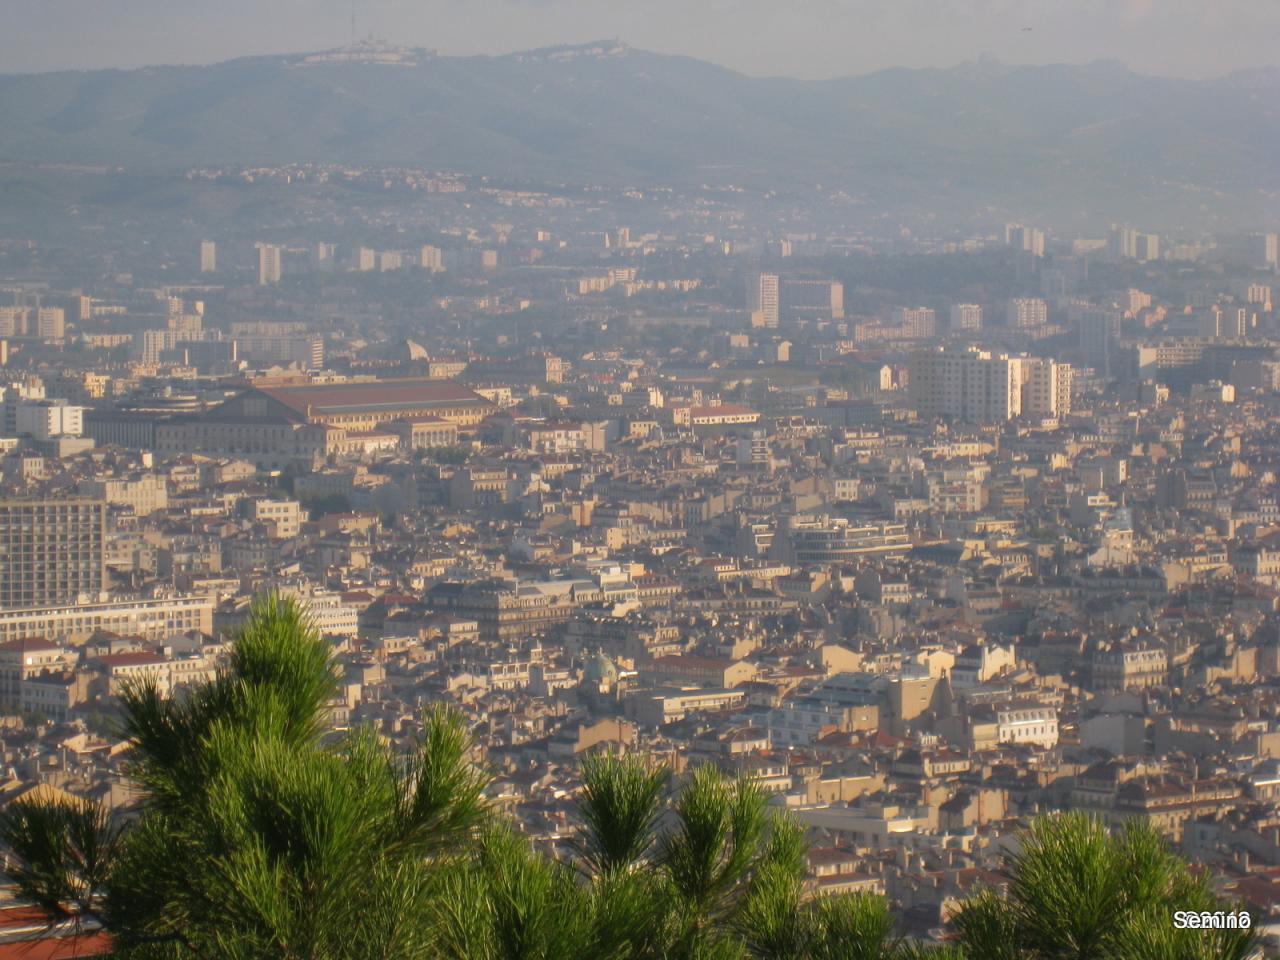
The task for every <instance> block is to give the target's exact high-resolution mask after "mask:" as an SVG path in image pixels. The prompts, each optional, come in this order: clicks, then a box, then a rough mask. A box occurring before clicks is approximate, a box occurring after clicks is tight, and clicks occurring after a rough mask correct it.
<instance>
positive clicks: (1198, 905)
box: [953, 813, 1256, 960]
mask: <svg viewBox="0 0 1280 960" xmlns="http://www.w3.org/2000/svg"><path fill="white" fill-rule="evenodd" d="M1004 873H1005V875H1006V877H1007V880H1008V887H1007V893H1006V894H1005V895H1004V896H998V895H996V894H995V893H993V892H986V893H983V894H980V895H978V896H976V897H974V898H972V899H970V900H968V901H967V902H966V903H965V904H964V905H963V906H962V907H961V909H960V911H959V912H958V913H957V914H956V915H955V916H954V917H953V920H954V923H955V926H956V928H957V930H958V931H959V941H960V943H961V944H962V945H963V947H964V950H965V954H966V956H969V957H975V958H976V957H981V958H983V960H1068V958H1070V960H1244V958H1246V957H1249V956H1251V955H1252V953H1253V952H1254V949H1255V940H1256V936H1255V934H1254V933H1253V931H1252V929H1220V930H1197V929H1178V928H1177V927H1176V926H1175V924H1174V913H1175V912H1176V911H1196V912H1199V911H1223V910H1229V909H1231V908H1230V907H1228V906H1227V905H1226V904H1224V903H1222V901H1220V900H1219V899H1218V897H1216V896H1215V895H1214V892H1213V890H1212V887H1211V886H1210V881H1209V878H1208V877H1207V876H1206V875H1204V874H1196V873H1193V872H1192V871H1191V870H1190V869H1189V867H1188V866H1187V863H1186V862H1185V861H1184V860H1182V859H1181V858H1180V857H1178V856H1177V855H1176V854H1174V853H1173V851H1172V850H1171V849H1170V847H1169V845H1168V843H1167V842H1166V841H1165V840H1164V838H1163V837H1161V836H1160V835H1159V834H1158V833H1156V832H1155V831H1154V830H1153V829H1152V828H1151V827H1149V826H1147V825H1145V824H1139V823H1136V822H1135V823H1131V824H1129V825H1127V826H1125V827H1124V828H1122V829H1121V830H1119V831H1118V832H1116V833H1114V834H1113V833H1109V832H1108V831H1107V830H1106V828H1105V827H1104V826H1103V825H1102V824H1101V823H1100V822H1099V821H1097V820H1095V819H1093V818H1090V817H1087V816H1085V815H1083V814H1075V813H1071V814H1063V815H1060V816H1056V817H1044V818H1041V819H1039V820H1036V821H1035V822H1034V823H1033V824H1032V826H1031V828H1030V829H1029V830H1028V831H1027V832H1026V833H1025V834H1024V835H1023V838H1022V848H1021V850H1020V851H1019V852H1017V853H1014V854H1011V855H1010V856H1008V857H1007V858H1006V862H1005V866H1004Z"/></svg>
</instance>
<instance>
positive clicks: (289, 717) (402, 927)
mask: <svg viewBox="0 0 1280 960" xmlns="http://www.w3.org/2000/svg"><path fill="white" fill-rule="evenodd" d="M336 689H337V683H336V677H335V675H334V672H333V666H332V663H331V660H330V656H329V650H328V647H327V645H326V644H325V643H324V641H323V640H322V638H320V637H319V636H318V635H317V634H316V632H315V631H314V630H313V629H312V627H311V626H310V624H309V623H308V622H307V619H306V617H305V616H304V614H303V613H302V612H301V611H300V610H299V608H298V607H297V606H295V605H294V604H293V603H290V602H285V601H281V600H280V599H278V598H274V597H266V598H262V599H260V600H259V601H257V602H256V603H255V604H254V606H253V608H252V611H251V614H250V617H249V619H248V621H247V623H246V625H245V627H244V629H243V630H242V631H241V632H240V634H239V636H238V638H237V640H236V642H235V645H234V647H233V650H232V653H231V657H230V662H229V664H228V666H227V668H226V669H225V670H224V671H222V672H221V673H220V674H219V675H218V677H217V678H216V679H215V680H214V681H213V682H212V683H210V684H207V685H204V686H201V687H199V688H197V689H196V690H194V691H192V692H190V693H188V694H183V695H180V696H177V697H172V698H168V697H164V696H161V694H160V692H159V691H158V689H157V688H156V687H155V685H154V684H142V685H139V686H137V687H134V688H133V689H131V690H129V691H128V692H127V693H126V694H125V695H124V697H123V698H122V699H123V710H124V717H125V732H126V734H127V736H128V739H129V742H130V744H131V746H132V750H133V753H132V761H131V768H130V772H131V775H132V776H133V778H134V779H135V780H136V782H137V783H138V785H139V786H140V787H141V789H142V791H143V799H142V802H141V804H140V808H139V811H138V816H137V817H136V819H134V820H132V821H131V822H130V825H129V826H128V827H127V828H122V827H121V826H119V825H118V824H116V823H113V822H112V820H111V818H110V817H109V816H108V813H107V811H105V810H104V809H103V808H101V807H100V806H98V805H95V804H92V803H88V802H80V801H66V800H63V801H43V802H41V801H19V802H17V803H14V804H11V805H10V806H9V807H8V808H6V809H5V810H4V811H3V813H0V840H3V841H4V843H5V845H6V846H7V847H8V849H9V850H10V852H11V853H12V854H13V858H12V862H11V866H10V870H9V872H10V874H11V875H12V877H13V879H14V880H15V882H16V884H17V886H18V888H19V891H20V893H21V894H22V895H23V896H25V897H27V898H29V899H31V900H32V901H34V902H35V903H37V904H38V905H40V906H41V907H42V908H43V909H44V910H45V911H46V912H47V913H48V914H49V916H50V918H51V920H53V921H66V920H68V919H70V920H78V919H79V920H89V919H92V920H93V921H95V922H100V923H102V924H103V925H104V926H105V927H106V928H107V929H108V930H109V931H110V932H111V935H112V937H113V939H114V942H115V943H116V945H117V947H118V952H119V953H120V955H121V956H127V957H138V958H172V960H185V958H189V957H199V958H206V957H227V958H233V960H375V958H377V960H382V958H392V957H394V958H397V960H400V958H406V960H414V958H437V957H439V958H454V960H552V958H568V960H575V958H582V960H657V958H667V957H671V958H686V960H747V958H760V960H920V958H924V957H929V958H932V960H944V958H946V960H962V958H968V960H1067V958H1071V960H1210V958H1212V960H1244V958H1245V957H1247V956H1248V955H1249V953H1250V950H1251V946H1252V942H1253V938H1252V936H1251V935H1250V932H1249V931H1239V930H1216V931H1203V930H1177V929H1175V928H1174V926H1173V923H1172V914H1173V911H1175V910H1194V911H1199V910H1215V909H1220V908H1221V907H1220V905H1219V903H1218V901H1217V900H1216V898H1215V897H1214V896H1213V894H1212V891H1211V890H1210V888H1209V886H1208V882H1207V880H1206V879H1205V878H1203V877H1201V876H1198V875H1196V874H1194V873H1192V872H1191V871H1190V870H1189V869H1188V867H1187V865H1186V864H1185V863H1184V862H1183V861H1181V860H1180V859H1178V858H1177V857H1176V856H1174V855H1173V853H1172V852H1171V851H1170V850H1169V848H1168V847H1167V845H1166V844H1165V843H1164V842H1163V840H1161V838H1159V837H1158V836H1156V835H1155V834H1154V833H1153V832H1151V831H1150V830H1147V829H1144V828H1139V827H1133V828H1129V829H1126V830H1123V831H1121V832H1120V833H1119V834H1117V835H1115V836H1112V835H1109V834H1108V833H1107V832H1106V831H1105V830H1104V829H1103V828H1102V827H1101V826H1100V825H1099V824H1097V823H1096V822H1094V821H1092V820H1089V819H1086V818H1083V817H1079V816H1072V815H1068V816H1063V817H1058V818H1054V819H1044V820H1040V821H1037V822H1036V823H1035V824H1034V825H1033V827H1032V828H1031V830H1030V831H1029V832H1028V833H1027V834H1026V836H1025V837H1024V843H1023V845H1022V849H1021V852H1020V853H1017V854H1015V855H1013V856H1011V857H1010V858H1009V859H1008V861H1007V863H1006V865H1005V871H1006V875H1007V880H1008V883H1007V892H1006V893H1004V894H1003V895H997V894H996V893H994V892H987V893H983V894H980V895H978V896H976V897H974V898H972V899H971V900H969V901H968V902H966V903H965V904H964V905H963V907H962V908H961V909H960V911H959V912H958V914H957V916H956V917H955V923H956V928H957V930H958V943H957V944H956V945H955V946H954V947H952V948H947V949H940V948H932V947H919V946H915V945H912V944H908V943H905V942H903V941H902V940H900V939H899V938H898V937H897V936H895V934H894V923H893V919H892V917H891V915H890V913H889V911H888V908H887V906H886V904H885V902H884V900H883V899H882V898H879V897H870V896H841V897H817V898H814V897H811V896H808V895H807V891H806V889H805V884H804V873H805V869H804V867H805V844H804V838H803V832H802V830H801V829H800V827H799V826H798V825H797V824H796V823H794V822H793V821H791V820H790V819H788V818H786V817H785V816H776V815H773V814H772V811H771V808H770V807H769V805H768V803H767V800H768V798H767V797H766V795H765V794H764V793H763V791H762V790H761V789H760V788H759V787H758V786H757V785H755V784H753V783H751V782H750V781H747V780H741V779H739V780H733V779H729V778H727V777H725V776H724V775H723V774H721V773H720V772H719V771H718V770H716V769H715V768H714V767H711V766H704V767H700V768H698V769H696V770H694V771H693V772H692V773H691V774H690V775H689V776H688V777H686V778H684V779H683V782H682V783H681V784H680V785H679V786H678V788H675V789H674V790H673V789H672V785H671V776H670V774H669V771H667V770H666V769H664V768H661V767H658V768H653V767H650V766H648V765H646V764H645V762H644V761H643V760H641V759H638V758H634V757H629V758H620V757H615V756H588V757H586V758H584V759H583V762H582V776H583V784H584V788H583V794H582V800H581V815H582V822H583V828H582V831H581V834H580V838H579V848H578V851H577V856H576V857H575V858H574V862H573V863H572V864H569V863H561V862H558V861H556V860H553V859H551V858H548V857H546V856H544V855H542V854H541V853H539V852H538V851H536V850H535V849H534V848H533V846H532V845H531V844H530V843H529V842H528V841H527V840H526V839H525V838H523V837H521V836H520V835H519V834H517V833H516V832H515V831H514V829H513V828H512V826H511V825H510V824H508V823H506V822H504V821H502V820H500V819H499V818H495V817H492V816H490V814H489V812H488V811H487V809H486V807H485V805H484V803H483V801H482V791H483V789H484V786H485V784H486V780H485V778H484V776H483V775H482V774H481V773H480V772H478V771H477V770H476V768H475V767H474V766H473V764H472V763H471V762H470V759H469V755H470V744H469V741H468V738H467V736H466V733H465V729H464V727H463V725H462V723H461V720H460V718H459V717H458V716H457V715H455V714H453V713H451V712H449V711H447V710H445V709H443V708H439V709H436V710H434V711H432V712H430V713H429V714H428V716H427V718H426V721H425V723H424V732H423V735H422V737H421V740H420V742H419V744H418V746H417V749H416V750H415V751H413V752H412V753H411V754H410V755H408V756H404V755H401V754H399V753H396V752H394V751H392V750H391V749H390V748H388V747H387V746H386V745H384V744H383V743H382V742H381V741H380V740H379V739H378V738H377V736H376V735H375V734H374V733H372V732H371V731H366V730H358V731H355V732H352V733H349V734H345V735H343V736H340V737H338V738H336V739H330V738H328V737H326V736H325V733H326V731H327V728H328V724H327V716H328V704H329V701H330V699H331V698H332V697H333V696H334V694H335V693H336Z"/></svg>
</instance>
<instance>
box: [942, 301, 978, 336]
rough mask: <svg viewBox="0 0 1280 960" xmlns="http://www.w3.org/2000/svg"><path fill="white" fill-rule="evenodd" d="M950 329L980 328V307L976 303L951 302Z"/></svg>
mask: <svg viewBox="0 0 1280 960" xmlns="http://www.w3.org/2000/svg"><path fill="white" fill-rule="evenodd" d="M950 328H951V330H952V331H956V330H981V329H982V307H981V305H979V304H976V303H953V304H952V305H951V323H950Z"/></svg>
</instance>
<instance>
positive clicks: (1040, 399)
mask: <svg viewBox="0 0 1280 960" xmlns="http://www.w3.org/2000/svg"><path fill="white" fill-rule="evenodd" d="M1019 360H1020V361H1021V364H1022V371H1021V378H1022V412H1023V414H1024V415H1026V416H1033V417H1063V416H1066V415H1067V414H1068V413H1070V412H1071V364H1069V363H1058V362H1057V361H1056V360H1050V359H1048V358H1047V357H1021V358H1019Z"/></svg>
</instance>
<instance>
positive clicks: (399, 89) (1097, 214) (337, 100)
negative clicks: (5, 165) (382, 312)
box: [0, 39, 1280, 220]
mask: <svg viewBox="0 0 1280 960" xmlns="http://www.w3.org/2000/svg"><path fill="white" fill-rule="evenodd" d="M379 58H382V59H379ZM1275 92H1280V71H1276V70H1266V69H1264V70H1251V71H1239V72H1237V73H1234V74H1230V75H1228V76H1226V77H1222V78H1218V79H1215V80H1187V79H1179V78H1167V77H1151V76H1146V75H1142V74H1137V73H1134V72H1133V71H1132V70H1130V69H1129V68H1128V67H1126V66H1124V65H1123V64H1120V63H1117V62H1115V61H1095V62H1094V63H1091V64H1083V65H1072V64H1048V65H1043V66H1025V65H1006V64H1000V63H998V62H994V61H991V60H985V59H983V60H978V61H974V62H971V63H967V64H961V65H959V66H956V67H950V68H929V69H912V68H890V69H887V70H879V71H875V72H872V73H867V74H861V75H849V76H844V77H838V78H835V79H830V80H798V79H793V78H787V77H755V76H748V75H746V74H742V73H738V72H735V71H733V70H730V69H728V68H725V67H721V66H717V65H715V64H711V63H707V62H706V61H701V60H697V59H695V58H690V57H684V56H679V55H672V54H659V53H652V52H649V51H644V50H639V49H636V48H633V47H630V46H628V45H626V44H625V43H622V42H621V41H617V40H613V39H609V40H601V41H595V42H592V43H588V44H576V45H562V46H557V47H545V48H540V49H539V50H533V51H521V52H516V53H510V54H502V55H497V56H488V55H480V56H469V57H451V56H441V55H439V54H436V53H435V52H434V51H430V50H427V49H425V48H401V47H392V46H389V45H383V44H377V43H369V42H367V43H365V44H363V45H357V46H356V47H348V48H337V49H336V50H331V51H319V52H316V53H310V54H307V53H301V54H284V55H271V56H254V57H243V58H238V59H235V60H229V61H224V62H222V63H218V64H210V65H193V66H181V65H170V66H155V67H143V68H137V69H134V70H99V71H56V72H50V73H41V74H6V75H0V161H10V162H13V161H17V162H31V163H87V162H96V163H108V164H118V165H124V166H129V167H133V168H138V169H152V170H174V169H182V168H190V167H192V166H217V165H241V166H255V165H271V164H279V163H296V162H335V163H350V164H356V165H386V166H395V165H406V166H409V165H412V166H421V167H428V168H434V169H442V170H453V171H457V172H461V173H467V174H476V175H485V176H493V177H503V178H515V177H518V178H521V179H525V180H531V181H536V180H543V181H549V182H564V183H576V184H593V185H639V186H643V185H653V184H668V185H673V186H677V187H698V186H701V185H703V184H711V185H727V184H733V185H736V186H742V187H746V188H750V189H761V190H765V189H784V190H785V189H793V188H794V189H804V190H812V189H813V188H814V186H815V185H817V184H822V185H823V186H824V187H829V188H838V189H841V190H844V191H846V192H848V193H850V194H852V195H854V196H855V197H858V198H860V199H861V200H863V201H865V202H867V203H869V204H871V205H872V206H874V207H875V208H877V209H894V208H900V207H904V206H910V207H912V208H916V209H920V208H925V209H927V208H929V206H930V204H933V205H936V206H937V207H938V208H939V209H951V208H953V207H955V208H957V209H959V208H971V209H974V208H983V207H998V208H1001V209H1009V210H1024V211H1027V213H1028V215H1030V214H1043V215H1045V216H1056V217H1059V218H1061V217H1063V216H1067V217H1084V218H1091V219H1094V220H1097V219H1099V218H1106V217H1110V218H1111V219H1130V218H1137V217H1148V218H1150V217H1153V216H1159V217H1160V218H1162V219H1164V220H1177V218H1179V217H1188V218H1189V217H1191V216H1192V215H1193V214H1194V212H1195V211H1196V210H1197V209H1198V208H1199V207H1200V206H1201V205H1203V204H1205V203H1209V202H1210V201H1211V202H1212V205H1213V206H1215V208H1218V207H1220V208H1222V209H1223V210H1228V209H1236V210H1237V213H1238V214H1239V213H1242V214H1247V215H1248V216H1252V217H1254V218H1259V219H1260V218H1263V217H1271V216H1276V215H1278V214H1280V207H1278V206H1277V197H1278V196H1280V167H1277V165H1276V164H1274V163H1272V162H1271V158H1273V157H1275V156H1276V155H1277V154H1278V153H1280V98H1276V97H1273V96H1271V94H1272V93H1275Z"/></svg>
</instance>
